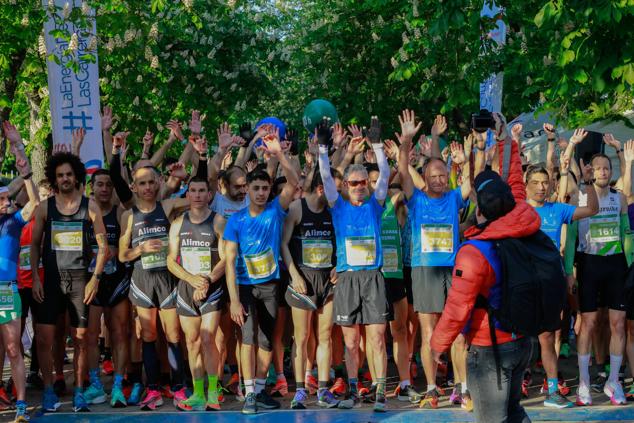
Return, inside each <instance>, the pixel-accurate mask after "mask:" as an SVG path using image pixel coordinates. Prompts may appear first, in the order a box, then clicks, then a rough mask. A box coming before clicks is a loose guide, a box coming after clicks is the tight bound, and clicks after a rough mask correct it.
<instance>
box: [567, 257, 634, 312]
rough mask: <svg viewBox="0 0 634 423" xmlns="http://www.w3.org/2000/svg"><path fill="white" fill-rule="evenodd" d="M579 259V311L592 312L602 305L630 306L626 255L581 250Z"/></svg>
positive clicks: (612, 308) (614, 307) (617, 308)
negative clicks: (601, 254)
mask: <svg viewBox="0 0 634 423" xmlns="http://www.w3.org/2000/svg"><path fill="white" fill-rule="evenodd" d="M578 260H579V261H578V266H579V267H578V268H577V280H578V281H579V311H581V312H582V313H590V312H593V311H597V310H598V309H599V308H602V307H607V308H609V309H611V310H619V311H625V310H627V305H628V304H627V303H628V301H627V298H625V278H626V274H627V262H626V261H625V255H624V254H614V255H611V256H597V255H593V254H579V255H578Z"/></svg>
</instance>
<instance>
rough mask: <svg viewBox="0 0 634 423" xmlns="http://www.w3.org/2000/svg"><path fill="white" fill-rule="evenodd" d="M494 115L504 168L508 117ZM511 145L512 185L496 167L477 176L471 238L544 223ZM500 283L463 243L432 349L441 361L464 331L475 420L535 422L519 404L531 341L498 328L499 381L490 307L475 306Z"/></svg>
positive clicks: (519, 232) (507, 234) (516, 233)
mask: <svg viewBox="0 0 634 423" xmlns="http://www.w3.org/2000/svg"><path fill="white" fill-rule="evenodd" d="M494 118H495V120H496V138H497V140H498V144H497V149H498V156H499V165H500V166H499V168H502V167H503V166H502V161H503V157H504V147H505V141H506V140H507V138H508V134H507V132H506V124H505V122H504V118H503V117H502V116H501V115H497V114H496V115H494ZM507 145H508V144H507ZM510 145H511V160H510V166H509V173H508V184H507V183H506V182H504V181H503V180H502V178H501V177H500V176H499V175H498V174H497V173H496V172H494V171H492V170H485V171H484V172H482V173H480V174H479V175H478V176H477V177H476V179H475V189H476V192H477V205H478V207H477V208H476V218H477V225H476V226H474V227H471V228H470V229H468V230H467V231H466V232H465V238H467V239H475V240H495V239H502V238H512V237H516V238H520V237H525V236H528V235H531V234H533V233H535V232H536V231H538V230H539V228H540V224H541V221H540V218H539V215H538V214H537V212H535V210H534V209H533V208H532V207H531V206H529V205H528V204H527V203H526V202H525V196H526V193H525V188H524V184H523V182H522V164H521V161H520V157H519V148H518V145H517V143H515V142H514V141H513V142H511V144H510ZM494 167H498V166H494ZM495 283H496V275H495V271H494V270H493V268H492V267H491V265H490V264H489V262H488V260H487V258H486V257H485V256H484V255H483V254H482V253H481V252H480V250H479V249H478V248H477V247H475V246H473V245H469V244H467V245H464V246H462V247H461V248H460V250H459V251H458V254H457V256H456V263H455V266H454V269H453V275H452V284H451V289H450V290H449V294H448V297H447V303H446V305H445V309H444V310H443V313H442V316H441V318H440V321H439V322H438V325H437V326H436V328H435V330H434V333H433V335H432V339H431V347H432V354H433V356H434V359H435V360H437V361H440V355H441V353H442V352H444V351H447V349H448V348H449V347H450V346H451V344H452V342H453V340H454V339H455V338H456V337H457V336H458V334H460V333H461V332H463V333H465V336H466V339H467V343H468V344H469V345H470V347H469V353H468V357H467V384H468V386H469V390H470V392H471V395H472V398H473V401H474V412H475V417H476V421H478V422H487V423H495V422H522V423H525V422H530V419H529V418H528V416H527V415H526V412H525V411H524V408H523V407H522V406H521V405H520V397H521V384H522V376H523V372H524V369H525V368H526V366H527V364H528V361H529V359H530V356H531V352H532V343H531V340H530V339H529V338H522V337H516V336H514V335H512V334H511V333H507V332H504V331H501V330H499V329H496V337H497V344H498V345H497V349H498V351H499V357H500V361H499V365H500V373H501V383H498V379H497V373H498V372H497V365H496V361H495V358H494V352H493V347H492V341H491V336H490V331H489V319H488V315H487V312H486V309H484V308H475V304H476V299H477V297H478V295H482V296H483V297H485V298H487V297H488V295H489V291H490V289H491V287H492V286H493V285H494V284H495Z"/></svg>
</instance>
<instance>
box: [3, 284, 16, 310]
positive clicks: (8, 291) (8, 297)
mask: <svg viewBox="0 0 634 423" xmlns="http://www.w3.org/2000/svg"><path fill="white" fill-rule="evenodd" d="M13 293H14V291H13V283H10V282H4V281H3V282H0V311H7V310H13V307H14V304H13Z"/></svg>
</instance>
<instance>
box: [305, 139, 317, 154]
mask: <svg viewBox="0 0 634 423" xmlns="http://www.w3.org/2000/svg"><path fill="white" fill-rule="evenodd" d="M307 151H308V152H309V153H310V154H311V155H313V156H316V155H318V154H319V143H318V142H317V137H312V138H308V150H307Z"/></svg>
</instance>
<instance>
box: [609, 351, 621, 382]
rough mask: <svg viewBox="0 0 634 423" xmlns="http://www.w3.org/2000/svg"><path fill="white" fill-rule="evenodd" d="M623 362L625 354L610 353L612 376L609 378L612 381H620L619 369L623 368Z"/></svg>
mask: <svg viewBox="0 0 634 423" xmlns="http://www.w3.org/2000/svg"><path fill="white" fill-rule="evenodd" d="M622 362H623V356H622V355H612V354H610V377H609V378H608V380H609V381H610V382H616V383H618V381H619V371H620V369H621V363H622Z"/></svg>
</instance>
